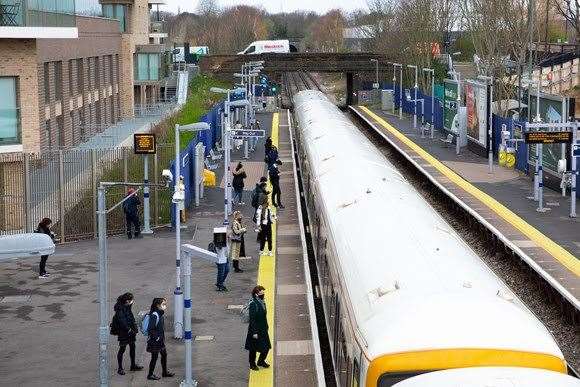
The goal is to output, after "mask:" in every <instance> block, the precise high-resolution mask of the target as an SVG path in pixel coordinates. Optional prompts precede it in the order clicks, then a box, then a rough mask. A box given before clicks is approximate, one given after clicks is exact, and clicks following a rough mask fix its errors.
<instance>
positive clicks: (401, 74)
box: [393, 63, 403, 120]
mask: <svg viewBox="0 0 580 387" xmlns="http://www.w3.org/2000/svg"><path fill="white" fill-rule="evenodd" d="M395 67H398V68H399V119H400V120H402V119H403V64H402V63H393V73H394V69H395Z"/></svg>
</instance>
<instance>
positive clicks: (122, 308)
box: [113, 293, 143, 375]
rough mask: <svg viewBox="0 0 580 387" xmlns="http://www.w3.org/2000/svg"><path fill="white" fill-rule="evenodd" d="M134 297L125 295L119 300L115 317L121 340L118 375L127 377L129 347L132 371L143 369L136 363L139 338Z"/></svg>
mask: <svg viewBox="0 0 580 387" xmlns="http://www.w3.org/2000/svg"><path fill="white" fill-rule="evenodd" d="M133 301H134V297H133V294H131V293H125V294H122V295H120V296H119V298H117V303H116V304H115V307H114V309H115V316H114V317H113V319H114V323H115V324H116V328H117V339H118V340H119V352H117V363H118V366H119V367H118V368H117V373H118V374H119V375H125V370H124V369H123V355H124V354H125V350H126V349H127V345H128V346H129V356H130V358H131V371H140V370H142V369H143V367H141V366H139V365H137V363H136V362H135V341H136V338H137V332H138V328H137V324H136V323H135V316H134V315H133V311H132V310H131V306H132V305H133Z"/></svg>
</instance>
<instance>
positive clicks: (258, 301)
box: [244, 285, 272, 371]
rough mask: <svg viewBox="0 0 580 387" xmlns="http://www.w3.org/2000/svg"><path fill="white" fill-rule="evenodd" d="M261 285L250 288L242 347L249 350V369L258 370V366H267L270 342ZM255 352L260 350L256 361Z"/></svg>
mask: <svg viewBox="0 0 580 387" xmlns="http://www.w3.org/2000/svg"><path fill="white" fill-rule="evenodd" d="M264 290H266V289H265V288H264V287H263V286H260V285H258V286H256V287H255V288H254V289H253V290H252V300H251V301H250V306H249V317H250V321H249V324H248V334H247V335H246V345H245V346H244V348H245V349H246V350H247V351H249V360H250V369H251V370H253V371H259V370H260V369H259V368H258V366H260V367H263V368H268V367H270V365H269V364H268V363H266V357H267V356H268V352H269V351H270V348H272V344H271V343H270V335H269V334H268V319H267V315H266V312H267V311H266V303H265V302H264ZM256 352H260V357H259V358H258V362H257V363H256Z"/></svg>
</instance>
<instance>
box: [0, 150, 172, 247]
mask: <svg viewBox="0 0 580 387" xmlns="http://www.w3.org/2000/svg"><path fill="white" fill-rule="evenodd" d="M173 152H174V150H173V147H172V146H171V145H158V147H157V153H156V154H155V155H150V156H149V157H150V159H149V168H150V169H149V176H150V181H151V183H155V184H157V183H158V182H159V181H160V179H159V177H160V174H161V169H162V168H164V167H165V166H166V165H167V164H168V163H169V160H170V159H171V158H172V157H173ZM143 164H144V160H143V156H142V155H135V154H134V153H133V149H132V148H131V147H126V148H111V149H83V150H59V151H54V152H44V153H42V154H35V153H14V154H3V155H0V235H7V234H18V233H23V232H32V231H34V229H35V228H36V225H37V224H38V222H39V221H40V220H41V219H42V218H45V217H47V218H50V219H52V221H53V225H52V230H53V231H54V232H55V233H56V234H57V240H58V241H60V242H65V241H73V240H80V239H88V238H93V237H95V236H96V233H97V218H96V208H97V207H96V205H97V202H96V195H97V191H96V187H97V184H98V183H99V182H100V181H121V182H142V181H143ZM124 190H125V189H124V188H123V187H118V188H117V187H114V188H112V189H110V190H108V192H107V202H108V203H114V202H117V201H119V200H121V199H122V197H123V196H124V195H125V191H124ZM150 200H151V202H150V205H151V224H152V226H159V225H162V224H167V223H169V218H170V204H171V195H170V193H169V191H168V189H164V188H157V187H152V188H151V195H150ZM107 222H108V231H109V233H110V234H119V233H123V232H124V231H125V225H124V214H123V211H122V209H121V208H118V209H116V210H115V211H113V212H111V213H110V215H109V217H108V219H107Z"/></svg>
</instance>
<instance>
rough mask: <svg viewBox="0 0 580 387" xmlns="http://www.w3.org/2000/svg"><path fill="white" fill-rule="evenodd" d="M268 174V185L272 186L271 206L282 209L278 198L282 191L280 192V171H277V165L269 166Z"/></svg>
mask: <svg viewBox="0 0 580 387" xmlns="http://www.w3.org/2000/svg"><path fill="white" fill-rule="evenodd" d="M268 174H269V175H270V184H272V204H273V205H274V207H276V208H278V207H280V208H284V206H283V205H282V199H281V197H280V196H281V195H282V191H281V190H280V170H279V169H278V163H274V164H272V165H270V168H268Z"/></svg>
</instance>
